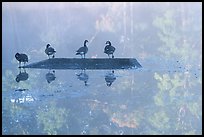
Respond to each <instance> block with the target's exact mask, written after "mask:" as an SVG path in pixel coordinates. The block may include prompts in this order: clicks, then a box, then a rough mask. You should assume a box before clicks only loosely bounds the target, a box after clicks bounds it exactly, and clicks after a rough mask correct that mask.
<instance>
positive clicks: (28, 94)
mask: <svg viewBox="0 0 204 137" xmlns="http://www.w3.org/2000/svg"><path fill="white" fill-rule="evenodd" d="M25 4H26V3H21V4H17V3H3V17H2V18H3V33H2V34H3V36H2V37H3V47H2V50H3V60H2V134H4V135H10V134H11V135H19V134H28V135H36V134H37V135H38V134H40V135H47V134H58V135H71V134H74V135H75V134H88V135H93V134H96V135H104V134H105V135H106V134H111V135H135V134H136V135H146V134H147V135H152V134H159V135H165V134H167V135H177V134H179V135H184V134H202V64H201V60H202V54H201V50H200V44H201V43H202V41H201V39H199V38H201V37H196V38H194V37H193V39H191V37H190V36H188V37H187V36H186V38H187V41H188V40H189V43H191V41H190V40H192V41H193V43H196V44H195V46H194V47H191V46H188V44H186V45H187V46H186V45H185V43H182V44H181V43H180V44H178V45H175V44H174V43H171V42H172V41H168V42H169V45H170V46H169V45H168V44H166V45H165V44H163V43H160V42H157V43H156V44H155V41H154V40H155V39H154V38H153V37H154V36H152V37H151V38H148V37H145V36H147V35H146V34H147V32H148V31H149V32H150V33H152V32H153V30H149V29H147V28H148V27H147V26H148V23H147V24H143V25H142V24H137V22H136V21H135V20H132V19H131V18H130V17H131V16H134V17H137V18H139V16H141V17H142V15H143V14H144V15H146V14H145V11H144V10H143V7H148V6H151V4H152V3H150V5H148V4H143V3H132V5H133V7H132V8H133V9H132V12H131V11H129V10H128V8H127V7H126V12H124V11H125V10H122V11H123V12H121V13H124V14H122V15H123V17H122V19H126V21H125V22H126V23H127V26H126V27H124V26H123V25H122V26H121V31H118V32H117V29H119V28H120V27H119V28H117V29H116V32H114V33H113V32H112V29H115V28H114V25H111V24H109V23H110V22H109V23H108V22H106V23H107V24H106V23H105V20H106V21H108V20H109V18H108V17H109V16H110V17H112V19H113V15H115V14H113V13H115V12H114V11H115V10H116V9H118V6H120V4H121V3H119V5H117V4H116V5H114V4H112V3H111V4H110V5H109V4H108V3H104V5H103V4H99V5H97V4H95V5H90V4H89V3H84V4H82V3H69V4H68V3H67V4H65V3H63V4H60V3H58V4H56V6H54V8H53V9H50V8H49V4H51V5H52V6H53V4H52V3H47V4H46V3H44V4H42V5H44V7H43V6H42V7H41V6H39V5H38V4H39V3H37V4H34V5H33V6H31V5H27V6H26V8H25V9H23V8H22V7H25ZM174 4H175V3H174ZM190 4H191V3H190ZM54 5H55V4H54ZM122 5H123V6H124V3H122ZM183 5H184V7H185V4H183ZM193 5H194V6H192V7H196V6H198V7H199V8H200V6H199V5H196V4H193ZM38 6H39V7H38ZM126 6H130V9H131V4H130V3H126ZM152 6H153V7H152V9H154V10H153V11H155V14H158V17H160V16H161V15H163V13H166V10H165V9H163V8H162V9H159V10H158V11H157V10H156V8H155V7H157V6H156V5H154V4H152ZM164 6H166V7H168V6H169V5H168V4H164ZM187 6H189V5H187ZM28 7H30V8H31V10H30V9H29V8H28ZM67 7H68V8H69V9H66V8H67ZM80 7H81V8H80ZM90 7H91V8H90ZM123 8H125V6H124V7H123ZM137 8H139V9H137ZM168 8H169V9H171V4H170V7H168ZM173 9H174V8H173ZM193 9H194V8H193ZM195 9H197V8H195ZM38 10H41V11H42V14H40V13H38ZM160 10H161V11H162V12H161V14H159V13H160V12H159V11H160ZM34 11H35V12H34ZM54 11H55V12H54ZM65 11H66V12H67V13H68V14H66V15H65V14H64V13H66V12H65ZM51 13H55V14H51ZM74 13H75V14H76V16H74ZM116 13H117V12H116ZM131 13H134V14H133V15H132V14H131ZM194 13H195V14H196V15H197V14H198V13H197V12H193V13H192V15H194ZM165 15H166V16H164V17H168V15H169V14H165ZM173 15H174V14H173ZM190 15H191V14H190V12H189V16H190ZM38 16H39V18H38V19H39V20H34V19H33V18H36V17H38ZM115 16H117V15H115ZM151 16H152V18H153V19H155V18H156V17H157V16H156V15H151ZM84 17H87V19H89V20H85V19H84V22H83V23H82V22H81V21H82V20H81V18H84ZM162 17H163V16H162ZM66 18H69V20H66ZM104 18H106V19H104ZM200 18H201V17H200ZM114 19H115V20H114ZM114 19H113V20H112V21H113V23H115V25H118V26H120V24H116V22H120V16H119V15H118V16H117V17H116V18H114ZM139 19H140V18H139ZM169 19H171V20H174V19H172V18H171V16H170V17H169ZM58 20H60V21H59V22H58ZM97 20H98V22H100V21H101V22H102V23H101V25H102V24H103V23H104V24H105V25H104V26H100V25H99V26H100V27H99V28H98V27H96V26H97V25H96V24H97ZM114 21H115V22H114ZM128 21H130V22H131V21H134V22H133V26H132V27H131V23H130V24H129V25H128ZM146 21H147V22H150V24H151V25H152V21H149V19H147V20H146ZM196 21H197V20H196ZM196 21H195V22H196ZM93 22H94V23H96V24H95V25H96V26H95V25H94V23H93ZM121 22H122V24H124V20H123V21H121ZM195 22H194V23H195ZM198 22H199V21H198ZM164 23H165V21H164ZM99 24H100V23H99ZM172 24H173V23H172ZM198 24H199V23H198ZM54 25H56V26H55V27H53V26H54ZM89 25H90V26H89ZM108 25H110V26H109V27H110V28H109V27H107V26H108ZM134 25H135V27H134ZM151 25H150V26H151ZM199 25H200V26H201V24H199ZM65 26H66V27H65ZM105 26H106V27H105ZM195 26H196V23H195ZM43 27H44V30H42V28H43ZM94 27H95V28H94ZM125 28H126V29H127V34H126V35H124V29H125ZM167 28H168V25H167ZM97 29H99V32H98V30H97ZM100 29H102V30H100ZM128 29H130V30H131V29H133V30H134V33H131V32H132V31H130V32H129V33H128ZM89 30H90V31H89ZM96 30H97V31H96ZM119 30H120V29H119ZM141 30H142V32H143V33H141V36H140V38H138V37H139V33H138V32H139V31H141ZM154 31H155V32H157V31H161V30H156V29H155V30H154ZM189 31H191V30H189ZM197 31H198V32H200V29H195V31H193V30H192V32H193V33H195V32H197ZM70 32H73V34H71V33H70ZM95 32H97V33H95ZM68 33H70V34H68ZM152 34H154V33H152ZM196 34H197V33H196ZM142 35H143V36H142ZM155 35H157V33H155ZM124 36H125V37H124ZM8 37H11V39H10V40H9V39H8ZM141 37H145V39H143V40H141V39H142V38H141ZM126 38H127V39H126ZM65 39H67V40H65ZM85 39H89V41H90V42H89V45H88V48H89V51H88V53H87V56H86V57H87V58H107V59H108V56H107V55H105V54H104V53H103V49H104V47H105V42H106V40H107V39H108V40H111V41H112V43H113V46H115V47H116V51H115V54H114V56H115V57H120V58H136V59H137V61H138V62H139V63H140V64H141V65H142V68H135V69H117V70H103V69H99V70H93V69H92V70H90V69H86V70H80V69H56V70H49V69H33V68H25V69H23V68H21V69H20V68H18V61H17V60H16V59H15V57H14V56H15V54H16V53H17V52H20V53H26V54H27V55H28V57H29V61H28V63H27V64H31V63H35V62H38V61H41V60H45V59H48V57H47V55H46V54H45V53H44V50H45V47H46V44H47V43H51V46H52V47H54V48H55V49H56V51H57V52H56V57H57V58H80V56H76V55H75V52H76V50H77V49H78V48H79V47H81V46H83V41H84V40H85ZM128 39H129V40H128ZM169 39H171V38H169ZM140 40H141V41H140ZM121 41H122V42H121ZM147 41H148V43H147ZM161 41H162V40H161ZM197 41H199V42H198V43H197ZM163 42H164V41H163ZM168 42H167V43H168ZM176 42H177V43H179V42H180V41H176ZM164 43H165V42H164ZM180 45H184V46H180ZM189 45H190V44H189ZM149 46H150V47H151V46H152V47H154V48H150V47H149ZM166 47H170V49H171V47H172V49H171V50H162V48H166ZM174 48H178V49H174ZM178 51H180V52H178ZM22 64H23V63H22ZM110 65H111V64H110ZM17 79H18V80H19V79H20V81H19V82H18V80H17ZM23 79H24V80H23Z"/></svg>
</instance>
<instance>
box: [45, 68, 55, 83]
mask: <svg viewBox="0 0 204 137" xmlns="http://www.w3.org/2000/svg"><path fill="white" fill-rule="evenodd" d="M50 71H51V70H49V72H48V73H47V74H46V75H45V77H46V80H47V82H48V83H51V82H52V81H54V80H55V78H56V77H55V70H53V71H52V72H50Z"/></svg>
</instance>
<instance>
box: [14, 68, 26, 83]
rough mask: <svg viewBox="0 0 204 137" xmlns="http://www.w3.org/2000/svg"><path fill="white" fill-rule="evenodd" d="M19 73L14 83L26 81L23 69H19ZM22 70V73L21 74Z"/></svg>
mask: <svg viewBox="0 0 204 137" xmlns="http://www.w3.org/2000/svg"><path fill="white" fill-rule="evenodd" d="M19 69H20V72H19V74H18V75H17V76H16V82H20V81H26V80H27V79H28V77H29V75H28V73H26V70H25V68H19ZM22 69H23V72H21V71H22Z"/></svg>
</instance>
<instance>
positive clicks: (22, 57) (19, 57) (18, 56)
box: [15, 53, 28, 66]
mask: <svg viewBox="0 0 204 137" xmlns="http://www.w3.org/2000/svg"><path fill="white" fill-rule="evenodd" d="M15 58H16V59H17V60H18V61H19V66H20V65H21V62H24V65H25V63H26V62H28V56H27V55H26V54H23V53H22V54H20V53H16V54H15Z"/></svg>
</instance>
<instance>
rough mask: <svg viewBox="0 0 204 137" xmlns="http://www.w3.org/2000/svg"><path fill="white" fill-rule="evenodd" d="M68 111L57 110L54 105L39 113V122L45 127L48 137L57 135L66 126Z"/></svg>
mask: <svg viewBox="0 0 204 137" xmlns="http://www.w3.org/2000/svg"><path fill="white" fill-rule="evenodd" d="M67 115H68V111H67V110H65V109H63V108H57V106H56V105H55V104H54V103H51V104H50V107H46V108H45V110H44V111H42V110H39V111H38V112H37V122H38V124H39V125H43V129H44V131H45V133H47V134H48V135H57V130H58V129H59V128H61V127H62V126H63V124H65V119H66V117H67Z"/></svg>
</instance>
